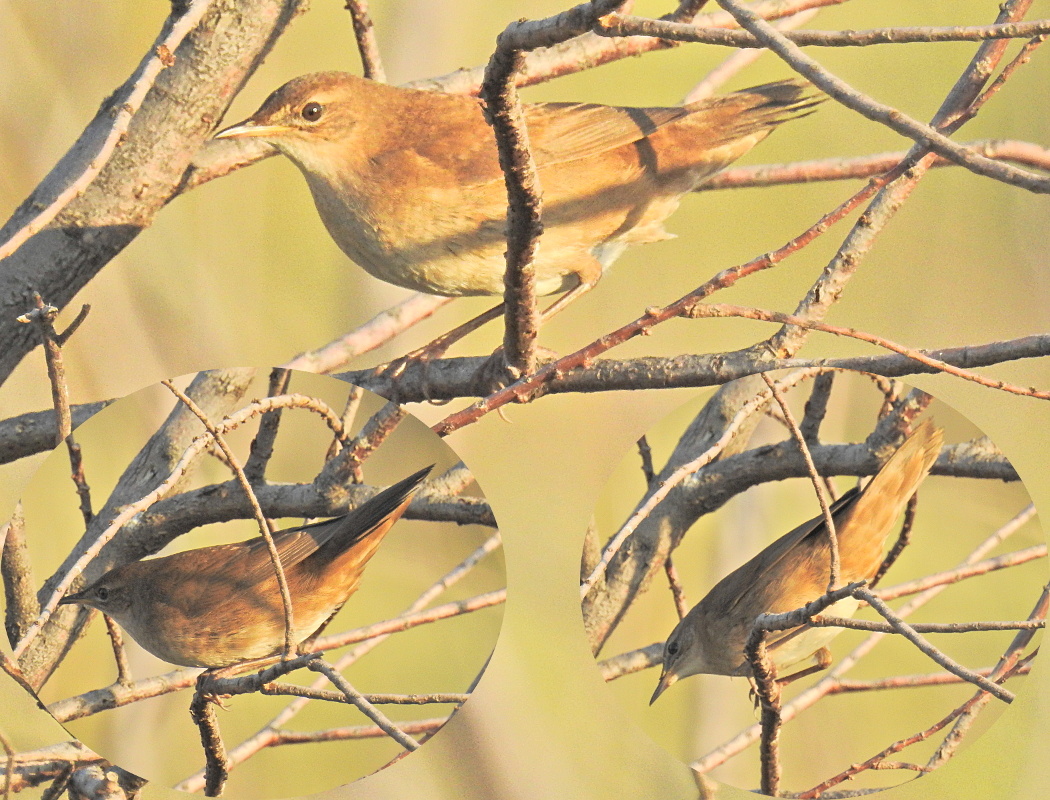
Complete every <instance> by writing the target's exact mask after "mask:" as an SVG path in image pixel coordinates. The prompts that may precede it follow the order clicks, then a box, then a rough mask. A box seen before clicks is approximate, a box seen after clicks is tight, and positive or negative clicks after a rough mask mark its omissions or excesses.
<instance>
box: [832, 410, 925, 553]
mask: <svg viewBox="0 0 1050 800" xmlns="http://www.w3.org/2000/svg"><path fill="white" fill-rule="evenodd" d="M943 438H944V437H943V432H942V431H941V429H940V428H938V427H937V426H936V425H934V424H933V422H932V421H931V420H926V421H924V422H923V423H922V424H921V425H919V426H918V427H917V428H916V429H915V430H914V431H913V432H912V433H911V435H909V436H908V438H907V439H905V440H904V442H903V444H901V446H900V447H899V448H897V452H895V453H894V454H893V455H892V456H890V457H889V459H887V461H886V463H885V464H883V465H882V467H881V468H880V469H879V471H878V472H877V473H875V477H874V478H872V479H871V481H870V482H869V483H868V485H867V486H865V487H864V491H863V492H862V493H861V495H860V497H859V498H858V499H857V502H856V504H855V505H854V506H853V508H852V509H850V511H849V517H848V519H849V521H850V524H846V520H843V523H842V524H841V525H839V526H837V527H838V529H839V530H841V531H843V532H844V533H846V534H847V535H849V536H851V537H852V539H853V541H851V542H849V543H845V544H844V543H843V542H842V541H841V539H840V542H839V546H840V547H849V548H864V547H867V548H870V549H871V550H872V553H871V561H872V562H873V563H874V564H875V566H876V567H877V566H878V564H879V563H881V553H882V549H883V544H884V541H885V538H886V535H887V534H888V533H889V531H890V529H891V528H892V527H893V523H894V522H896V520H897V517H898V516H900V514H901V512H902V511H903V510H904V506H905V505H906V504H907V502H908V500H909V499H910V498H911V496H912V495H913V494H915V490H916V489H918V488H919V484H920V483H922V481H923V480H924V479H925V478H926V476H927V475H928V474H929V472H930V469H931V468H932V467H933V462H934V461H936V460H937V454H938V453H939V452H940V449H941V443H942V441H943ZM873 529H875V530H878V531H881V532H882V535H881V536H872V535H871V534H870V532H871V531H872V530H873ZM854 534H856V535H854ZM854 552H856V551H854ZM857 555H860V554H859V553H857Z"/></svg>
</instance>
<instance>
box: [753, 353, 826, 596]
mask: <svg viewBox="0 0 1050 800" xmlns="http://www.w3.org/2000/svg"><path fill="white" fill-rule="evenodd" d="M762 380H764V381H765V382H766V386H768V387H769V391H771V392H772V393H773V399H774V400H776V401H777V405H779V406H780V410H781V411H782V412H783V413H784V422H786V423H787V426H788V430H790V431H791V435H792V436H793V437H794V439H795V443H796V444H797V445H798V449H799V452H800V453H802V460H803V461H805V462H806V471H807V472H809V479H810V482H812V484H813V491H815V492H816V493H817V502H818V503H820V513H821V514H823V515H824V527H825V528H826V529H827V535H828V549H829V557H830V562H831V563H830V568H829V571H828V591H829V592H830V591H832V590H833V589H837V588H838V583H839V571H840V561H839V537H838V533H837V532H836V530H835V518H834V517H833V516H832V514H831V505H830V504H829V503H828V493H827V487H826V486H825V485H824V480H823V479H822V478H821V477H820V473H819V472H817V465H816V464H814V463H813V454H812V453H810V452H809V445H807V444H806V438H805V437H804V436H803V435H802V431H801V430H799V427H798V423H797V422H795V415H794V414H792V413H791V407H790V406H789V405H788V402H787V398H786V397H785V396H784V393H783V392H782V391H781V390H780V388H779V387H778V386H777V385H776V383H774V381H773V379H772V378H771V377H769V373H768V372H763V373H762Z"/></svg>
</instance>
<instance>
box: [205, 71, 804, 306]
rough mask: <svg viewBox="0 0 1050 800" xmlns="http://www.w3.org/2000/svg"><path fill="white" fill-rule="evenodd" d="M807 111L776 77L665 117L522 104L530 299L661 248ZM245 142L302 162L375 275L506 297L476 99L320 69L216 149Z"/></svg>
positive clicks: (494, 167) (441, 290) (501, 232)
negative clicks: (674, 217)
mask: <svg viewBox="0 0 1050 800" xmlns="http://www.w3.org/2000/svg"><path fill="white" fill-rule="evenodd" d="M817 102H818V100H816V99H815V98H814V97H813V96H812V95H810V94H807V91H806V85H805V84H800V83H797V82H795V81H780V82H778V83H770V84H766V85H764V86H756V87H754V88H751V89H746V90H744V91H741V92H736V93H734V94H729V95H725V96H722V97H715V98H712V99H709V100H702V101H699V102H696V103H691V104H689V105H685V106H676V107H672V108H618V107H613V106H604V105H595V104H590V103H539V104H535V105H527V106H526V107H525V117H526V120H527V125H528V131H529V139H530V141H531V143H532V148H533V152H534V155H535V160H536V163H537V166H538V168H539V177H540V183H541V185H542V187H543V196H544V206H543V222H544V230H545V232H544V234H543V239H542V243H541V246H540V248H539V253H538V255H537V257H536V259H535V262H534V264H535V269H536V291H537V293H538V294H541V295H543V294H554V293H558V292H565V291H569V290H575V291H573V294H574V295H575V294H578V293H581V292H583V291H586V290H587V289H589V288H591V287H592V286H593V285H594V284H595V283H597V281H598V279H599V278H600V277H601V274H602V270H603V269H605V268H606V267H608V266H609V264H610V263H612V261H613V260H615V259H616V257H617V256H619V255H620V253H621V252H622V251H623V250H624V248H625V247H626V246H627V245H630V244H636V243H642V242H655V241H660V240H661V239H667V238H669V237H670V234H668V233H667V232H666V231H665V230H664V227H663V222H664V220H665V219H666V218H667V217H668V215H670V214H671V212H673V211H674V210H675V208H677V207H678V202H679V199H680V198H681V196H682V195H683V194H684V193H685V192H689V191H692V190H694V189H696V188H697V186H698V185H699V184H700V183H702V182H703V181H704V179H705V178H708V177H710V176H711V175H713V174H714V173H716V172H718V171H719V170H720V169H722V168H723V167H725V166H726V165H728V164H729V163H731V162H732V161H734V160H736V159H737V158H739V157H740V156H742V155H743V154H744V153H746V152H747V151H748V150H750V149H751V148H752V147H753V146H754V145H756V144H757V143H758V142H760V141H761V140H762V139H764V138H765V137H766V136H768V135H769V133H770V131H772V130H773V129H774V128H775V127H776V126H777V125H779V124H780V123H782V122H784V121H786V120H789V119H794V118H796V117H799V116H803V115H804V114H805V113H806V112H808V110H809V109H811V108H812V107H813V106H814V105H816V103H817ZM248 136H254V137H258V138H260V139H262V140H264V141H266V142H268V143H269V144H271V145H273V146H274V147H275V148H277V149H278V150H279V151H280V152H282V153H284V154H285V155H286V156H288V158H290V159H291V160H292V161H293V162H294V163H295V165H296V166H298V167H299V169H300V170H301V171H302V173H303V175H304V176H305V178H306V182H307V183H308V184H309V186H310V191H311V192H312V193H313V198H314V203H315V204H316V205H317V210H318V212H319V213H320V215H321V219H322V220H323V221H324V224H325V226H326V227H327V228H328V232H329V233H330V234H331V236H332V238H333V239H334V240H335V242H336V244H338V245H339V247H340V248H341V249H342V250H343V252H344V253H346V254H347V255H348V256H349V257H350V258H351V259H353V260H354V261H355V262H357V263H358V264H359V265H360V266H362V267H363V268H364V269H365V270H367V271H368V272H369V273H370V274H372V275H373V276H375V277H377V278H379V279H381V280H384V281H387V282H388V283H393V284H395V285H397V286H402V287H405V288H407V289H414V290H416V291H420V292H426V293H429V294H437V295H447V296H460V295H501V294H502V293H503V274H504V271H505V265H506V262H505V258H504V251H505V250H506V231H505V228H506V217H507V192H506V188H505V186H504V182H503V174H502V172H501V171H500V167H499V163H498V158H497V155H496V144H495V139H494V135H493V133H492V130H491V128H489V126H488V125H487V124H486V122H485V118H484V116H483V113H482V107H481V102H480V101H479V100H478V99H477V98H473V97H467V96H462V95H452V94H443V93H439V92H423V91H415V90H410V89H402V88H398V87H395V86H389V85H386V84H382V83H375V82H373V81H369V80H365V79H363V78H358V77H355V76H353V75H349V74H346V73H342V72H319V73H315V74H312V75H304V76H303V77H300V78H296V79H295V80H292V81H290V82H289V83H286V84H285V85H284V86H282V87H281V88H280V89H278V90H277V91H275V92H274V93H273V94H271V95H270V96H269V98H267V100H266V102H264V103H263V105H262V107H261V108H260V109H259V110H258V111H256V112H255V114H254V115H252V116H251V117H250V118H249V119H247V120H245V121H244V122H241V123H238V124H237V125H234V126H232V127H229V128H226V129H225V130H223V131H221V132H219V133H217V134H216V135H215V138H217V139H234V138H239V137H248ZM566 299H567V298H563V299H562V300H561V301H559V303H558V304H556V305H559V306H561V305H563V304H564V302H565V300H566ZM548 313H550V312H548Z"/></svg>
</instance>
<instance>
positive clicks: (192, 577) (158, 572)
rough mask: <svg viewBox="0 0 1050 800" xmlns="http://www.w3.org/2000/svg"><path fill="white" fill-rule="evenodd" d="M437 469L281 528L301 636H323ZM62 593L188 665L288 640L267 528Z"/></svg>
mask: <svg viewBox="0 0 1050 800" xmlns="http://www.w3.org/2000/svg"><path fill="white" fill-rule="evenodd" d="M430 469H431V468H430V467H427V468H426V469H423V470H420V471H419V472H417V473H415V474H414V475H410V476H409V477H407V478H405V479H404V480H402V481H400V482H399V483H396V484H394V485H393V486H391V487H389V488H387V489H384V490H383V491H382V492H380V493H379V494H377V495H376V496H375V497H373V498H371V499H370V500H368V501H366V502H365V503H363V504H362V505H361V506H359V507H358V508H355V509H354V510H353V511H351V512H350V513H349V514H345V515H344V516H341V517H336V518H334V519H329V520H325V521H324V522H317V523H314V524H313V525H305V526H302V527H298V528H290V529H288V530H284V531H280V532H278V533H275V534H273V540H274V544H275V545H276V547H277V553H278V555H279V556H280V559H281V565H282V568H283V570H284V575H285V580H286V582H287V584H288V593H289V595H290V597H291V601H292V602H291V605H292V612H293V619H294V629H293V631H292V637H291V638H292V642H293V644H295V645H302V644H303V643H305V642H309V641H311V640H312V639H313V638H315V637H316V636H317V635H318V634H319V633H320V631H321V629H323V628H324V627H325V625H327V624H328V622H329V620H331V618H332V617H333V616H335V614H336V613H337V612H338V611H339V609H340V608H342V607H343V604H344V603H345V602H346V601H347V598H349V597H350V595H351V594H353V593H354V592H355V591H357V586H358V584H359V582H360V580H361V575H362V573H363V572H364V569H365V566H366V565H367V564H368V561H369V559H371V558H372V556H373V555H375V552H376V549H377V548H378V547H379V543H380V542H382V540H383V537H384V536H386V533H387V531H389V530H390V528H391V527H392V526H393V524H394V523H395V522H397V520H398V519H400V518H401V515H402V514H403V513H404V511H405V509H406V508H407V507H408V504H409V502H410V501H411V499H412V495H413V494H414V493H415V491H416V489H417V488H419V484H420V483H422V481H423V479H424V478H425V477H426V476H427V474H428V473H429V472H430ZM61 602H62V603H80V604H81V605H85V606H90V607H92V608H97V609H98V610H99V611H102V612H103V613H105V614H108V615H109V616H110V617H112V618H113V619H114V620H116V622H117V623H118V624H119V625H120V626H121V627H122V628H123V629H124V630H126V631H127V632H128V633H129V634H130V635H131V637H132V638H133V639H134V640H135V641H136V642H138V643H139V644H140V645H141V646H142V648H143V649H145V650H148V651H149V652H150V653H152V654H153V655H155V656H157V657H158V658H161V659H163V660H165V661H168V662H171V663H172V664H179V665H181V666H184V667H209V668H213V667H226V666H230V665H232V664H239V663H241V662H244V661H252V660H255V659H264V658H268V657H270V656H275V655H278V654H280V653H281V652H282V651H283V650H284V645H285V614H284V603H283V601H282V599H281V592H280V590H279V588H278V583H277V577H276V571H275V569H274V565H273V562H272V561H271V559H270V553H269V550H268V549H267V547H266V542H265V540H263V539H262V538H261V537H257V538H255V539H250V540H248V541H246V542H237V543H235V544H220V545H215V546H213V547H201V548H198V549H196V550H187V551H185V552H182V553H175V554H173V555H170V556H164V557H162V558H150V559H146V560H144V561H135V562H132V563H130V564H124V565H122V566H119V567H117V568H116V569H112V570H110V571H109V572H107V573H106V574H105V575H103V576H102V577H101V578H99V579H98V580H97V581H95V582H94V583H93V584H91V585H90V586H88V587H87V588H86V589H84V590H83V591H80V592H77V593H76V594H71V595H67V596H66V597H64V598H62V601H61Z"/></svg>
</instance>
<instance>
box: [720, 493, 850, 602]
mask: <svg viewBox="0 0 1050 800" xmlns="http://www.w3.org/2000/svg"><path fill="white" fill-rule="evenodd" d="M859 496H860V493H859V490H858V489H857V488H855V487H854V488H853V489H850V490H849V491H848V492H846V493H845V494H844V495H842V497H840V498H839V499H838V500H836V501H835V502H834V503H832V504H831V508H830V511H831V514H832V517H833V518H834V519H835V520H836V522H837V521H838V520H839V519H841V518H842V516H843V515H844V514H845V512H846V511H847V510H848V509H849V508H851V507H852V506H853V504H854V503H855V502H856V501H857V498H858V497H859ZM816 536H827V526H826V525H825V524H824V515H823V514H821V515H819V516H816V517H814V518H813V519H810V520H807V521H806V522H803V523H802V524H801V525H799V526H798V527H797V528H795V529H794V530H792V531H789V532H788V533H785V534H784V535H783V536H781V537H780V538H779V539H777V540H776V541H775V542H773V544H771V545H769V547H767V548H766V549H764V550H763V551H762V552H760V553H759V554H758V555H757V556H755V557H754V558H752V559H751V560H750V561H748V562H747V563H745V564H744V565H743V566H741V567H738V568H737V569H736V570H734V571H733V572H731V573H730V574H729V575H727V576H726V577H725V578H723V579H722V580H721V581H719V583H718V584H717V585H716V586H715V588H714V589H712V590H711V593H712V594H713V593H714V592H715V591H717V590H718V589H719V587H720V586H722V585H723V583H724V584H725V585H727V586H736V585H739V581H738V580H731V579H732V578H733V577H734V576H735V575H736V573H737V572H744V571H746V572H747V574H748V575H750V576H754V580H753V581H751V582H750V584H751V585H750V587H749V588H748V590H747V591H746V592H740V593H739V594H738V595H737V597H736V598H734V599H733V600H731V601H729V602H728V604H727V608H734V607H736V606H737V605H739V604H740V603H741V602H743V601H744V600H745V599H746V600H747V602H748V604H749V605H750V604H752V603H753V604H754V605H755V606H756V607H758V606H761V607H762V609H763V611H775V610H776V609H773V608H772V607H771V606H770V604H769V603H768V602H767V601H766V599H765V598H766V597H775V596H779V595H780V594H782V592H781V591H780V583H781V580H780V579H781V578H782V577H784V576H782V575H781V572H782V570H780V569H778V567H779V566H780V564H781V562H782V561H783V560H784V559H785V558H786V557H787V555H788V554H789V553H791V552H792V551H793V550H794V549H795V548H796V547H798V546H799V544H801V543H802V542H803V541H804V540H805V539H807V538H810V537H816ZM727 599H728V598H727ZM789 610H790V609H789ZM759 613H762V612H759Z"/></svg>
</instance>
